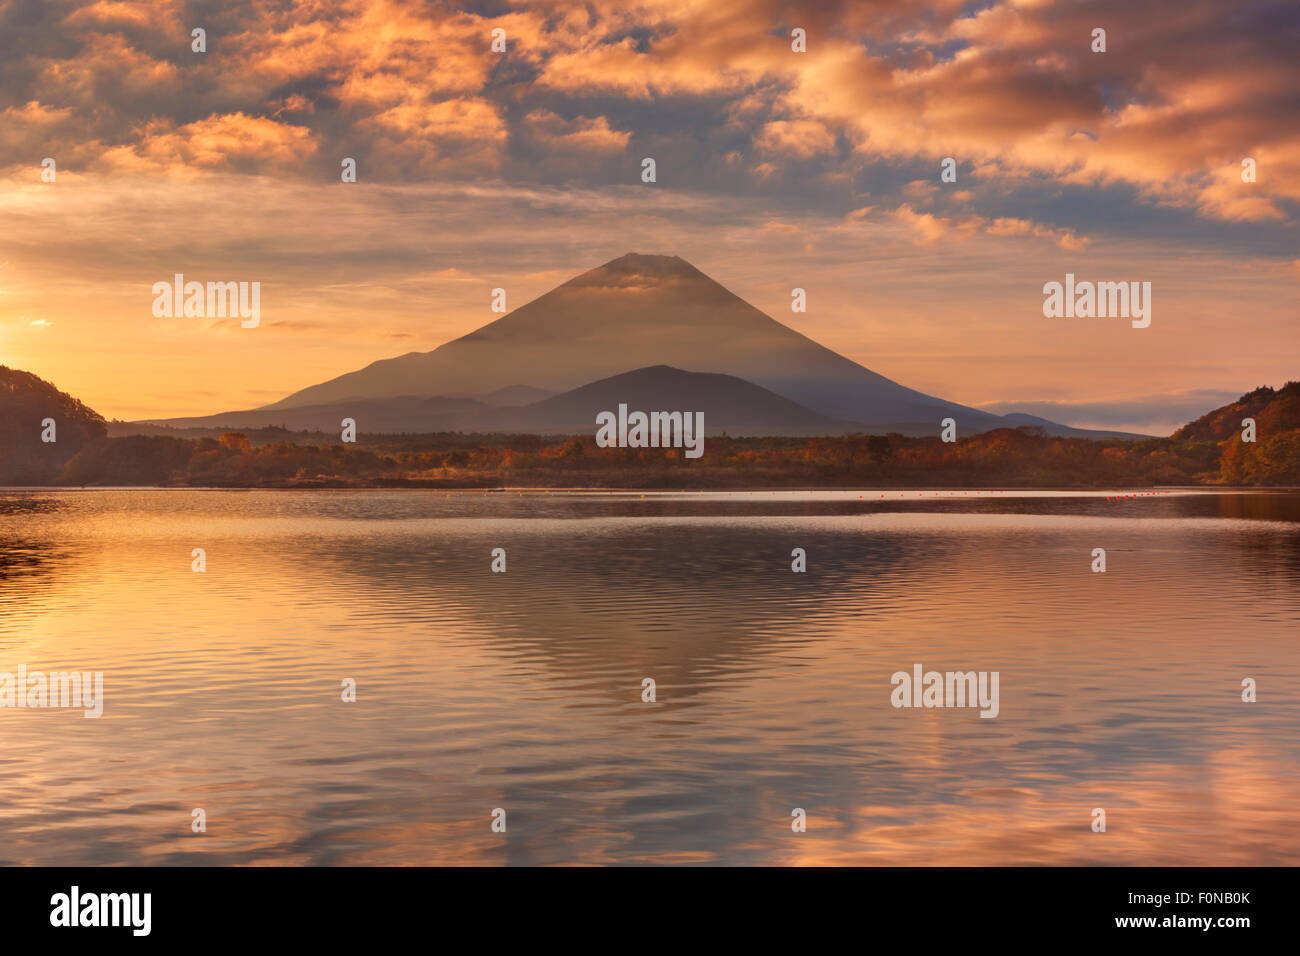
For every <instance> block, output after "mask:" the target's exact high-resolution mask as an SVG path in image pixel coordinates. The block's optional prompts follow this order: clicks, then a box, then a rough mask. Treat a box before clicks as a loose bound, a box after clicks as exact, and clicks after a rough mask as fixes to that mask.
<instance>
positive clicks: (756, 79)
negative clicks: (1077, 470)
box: [0, 0, 1300, 433]
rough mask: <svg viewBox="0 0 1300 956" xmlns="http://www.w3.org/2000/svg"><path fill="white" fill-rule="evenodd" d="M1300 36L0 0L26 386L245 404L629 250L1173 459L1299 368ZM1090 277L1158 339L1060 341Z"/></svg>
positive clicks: (1006, 23)
mask: <svg viewBox="0 0 1300 956" xmlns="http://www.w3.org/2000/svg"><path fill="white" fill-rule="evenodd" d="M195 27H202V28H203V29H204V30H206V32H207V52H205V53H195V52H192V51H191V38H190V34H191V30H192V29H194V28H195ZM498 27H499V28H502V29H504V30H505V31H506V38H507V52H506V53H505V54H504V55H501V54H496V53H493V52H491V49H490V43H491V33H492V31H493V29H495V28H498ZM795 27H800V28H803V29H804V30H806V32H807V52H806V53H796V52H793V51H792V50H791V39H790V33H791V30H792V29H793V28H795ZM1096 27H1102V28H1104V29H1105V30H1106V42H1107V50H1106V52H1105V53H1093V52H1092V51H1091V49H1090V46H1091V43H1092V36H1091V34H1092V31H1093V29H1094V28H1096ZM1298 34H1300V30H1298V28H1297V17H1296V12H1295V7H1294V4H1293V3H1290V2H1282V0H1279V2H1276V3H1227V2H1222V0H1210V2H1198V0H1190V2H1189V0H1169V2H1143V3H1133V2H1132V0H1122V2H1093V3H1086V4H1083V3H1050V2H1019V3H1010V2H985V3H974V4H970V3H955V2H948V0H929V2H906V3H904V2H894V0H886V2H863V0H857V2H846V3H842V4H836V3H831V2H816V3H806V4H798V3H782V2H772V0H706V2H698V3H683V2H648V3H631V4H625V3H614V2H605V0H596V2H591V3H587V4H585V5H583V6H581V7H579V5H577V4H574V3H571V2H560V3H528V4H526V5H525V4H511V3H482V4H461V5H457V6H456V7H452V6H448V5H443V4H436V3H391V2H341V3H339V2H297V3H295V2H256V0H253V2H219V0H211V2H194V3H181V2H156V3H145V2H140V3H136V2H121V3H110V2H99V3H88V4H79V3H72V2H61V0H47V2H27V0H0V364H6V365H10V366H13V367H17V368H20V369H25V370H28V371H31V372H34V373H36V374H38V375H40V376H42V377H44V378H46V379H49V380H50V381H52V382H54V383H55V384H56V385H57V386H58V387H59V388H61V389H63V390H65V391H68V392H70V393H72V394H73V395H75V396H77V397H78V398H81V399H82V400H84V401H85V402H87V403H88V404H89V405H91V406H92V407H93V408H95V409H96V410H97V411H99V412H100V413H102V414H104V415H105V416H107V417H111V418H112V417H115V418H123V419H133V418H143V417H147V416H154V417H164V416H177V415H199V414H207V413H212V412H217V411H222V410H226V409H234V408H246V407H251V406H256V405H261V404H265V403H268V402H271V401H274V400H277V399H279V398H282V397H284V396H285V395H287V394H289V393H290V392H292V391H295V390H297V389H300V388H303V387H305V386H308V385H311V384H314V383H316V382H320V381H323V380H326V379H329V378H332V377H334V376H336V375H338V374H341V373H343V372H347V371H351V370H353V369H356V368H359V367H361V366H363V365H365V364H367V363H369V362H370V361H373V360H375V359H380V358H386V357H390V356H393V355H397V354H400V353H403V352H408V351H428V350H430V349H432V348H435V347H436V346H438V345H441V344H442V343H443V342H445V341H447V340H448V339H451V338H454V337H457V336H460V335H463V334H465V333H466V332H469V331H471V330H473V329H474V328H477V327H478V326H480V325H482V324H484V323H486V322H488V321H491V320H492V319H493V318H495V317H496V316H494V315H493V314H492V313H491V312H490V311H489V307H490V302H491V295H490V290H491V289H492V288H494V287H498V286H499V287H504V288H505V289H506V290H507V294H508V303H509V306H510V307H511V308H515V307H518V306H519V305H522V304H524V303H525V302H527V301H528V300H529V299H531V298H534V297H535V296H537V295H539V294H541V293H543V292H546V291H547V290H549V289H550V288H552V287H554V286H555V285H557V284H559V283H560V282H563V281H564V280H566V279H568V278H571V277H572V276H574V275H576V274H577V273H580V272H583V271H585V270H587V269H590V268H593V267H595V266H597V265H599V264H601V263H603V262H605V261H607V260H609V259H612V258H614V257H616V256H619V255H622V254H623V253H625V252H628V251H636V252H642V253H662V254H673V255H680V256H682V257H684V258H686V259H688V260H689V261H690V262H692V263H693V264H694V265H695V266H697V267H698V268H700V269H701V270H703V271H704V272H706V273H707V274H709V275H710V276H711V277H712V278H714V279H716V280H717V281H718V282H721V283H722V284H723V285H725V286H727V287H728V288H730V289H731V290H732V291H733V292H735V293H737V294H738V295H740V296H742V297H743V298H745V299H747V300H749V301H750V302H751V303H753V304H754V305H755V306H757V307H759V308H760V309H763V310H764V311H766V312H767V313H768V314H770V315H772V316H773V317H775V318H777V319H779V320H780V321H782V322H785V323H787V324H789V325H791V326H792V327H794V328H796V329H797V330H799V331H801V332H803V333H805V334H807V335H809V336H811V337H812V338H814V339H816V340H818V341H819V342H821V343H822V344H824V345H826V346H828V347H830V348H832V349H835V350H836V351H839V352H841V353H843V354H844V355H846V356H848V357H850V358H852V359H854V360H856V361H858V362H861V363H862V364H864V365H866V366H867V367H868V368H871V369H873V370H874V371H877V372H879V373H881V374H883V375H887V376H889V377H890V378H893V379H895V380H896V381H899V382H901V383H902V384H904V385H907V386H909V387H912V388H917V389H920V390H922V391H926V392H929V393H931V394H934V395H937V396H940V397H942V398H945V399H950V400H953V401H959V402H963V403H966V404H969V405H976V406H981V407H986V408H988V409H989V410H991V411H1009V410H1012V409H1016V410H1023V411H1029V412H1035V413H1038V414H1042V415H1045V416H1047V417H1050V418H1053V419H1055V420H1057V421H1062V422H1067V423H1070V424H1075V425H1084V426H1088V425H1092V426H1101V427H1125V428H1130V429H1133V430H1138V431H1146V432H1149V433H1166V432H1167V431H1168V430H1169V429H1170V428H1172V427H1174V426H1175V425H1177V424H1179V423H1181V422H1183V421H1185V420H1187V419H1189V418H1192V417H1195V416H1196V415H1199V414H1201V413H1202V412H1204V411H1207V410H1209V409H1210V408H1211V407H1213V406H1215V405H1218V404H1221V403H1222V402H1223V401H1226V400H1227V399H1229V398H1232V397H1235V396H1237V395H1239V394H1241V393H1242V392H1244V391H1247V390H1249V389H1251V388H1254V387H1255V386H1257V385H1262V384H1269V385H1281V384H1282V383H1284V382H1285V381H1287V380H1289V379H1293V378H1297V377H1300V369H1298V368H1297V364H1296V356H1297V354H1300V331H1298V330H1297V322H1296V315H1297V311H1298V310H1297V303H1298V298H1300V297H1298V295H1297V293H1298V292H1300V245H1298V243H1297V231H1296V226H1295V213H1296V211H1297V207H1298V206H1300V123H1298V122H1297V118H1298V117H1300V82H1298V80H1300V68H1297V66H1296V56H1295V50H1296V48H1297V40H1300V35H1298ZM949 156H951V157H953V158H955V159H956V160H957V168H958V181H957V182H956V183H941V182H940V178H939V171H940V162H941V160H942V159H943V158H944V157H949ZM45 157H50V158H53V159H54V160H55V161H56V164H57V182H55V183H52V184H50V183H43V182H42V181H41V172H42V167H41V161H42V159H44V158H45ZM344 157H352V158H354V159H355V160H356V162H357V170H358V179H359V181H358V182H357V183H355V184H343V183H341V182H340V181H339V179H340V177H339V171H340V162H341V160H342V159H343V158H344ZM643 157H653V158H654V159H655V161H656V164H657V178H658V181H657V182H656V183H654V184H643V183H642V182H641V178H640V173H641V160H642V158H643ZM1245 157H1251V158H1253V159H1254V160H1256V162H1257V168H1258V181H1257V182H1255V183H1243V182H1242V181H1241V175H1240V173H1241V161H1242V159H1243V158H1245ZM176 272H182V273H184V274H185V275H186V277H187V278H192V279H197V280H200V281H208V280H212V281H259V282H261V284H262V304H261V308H262V324H261V326H260V327H259V328H258V329H255V330H249V329H241V328H240V327H239V323H238V321H237V320H235V321H231V320H221V319H211V320H210V319H184V318H178V319H171V318H163V319H159V318H155V317H154V316H153V315H152V313H151V304H152V301H153V296H152V294H151V286H152V285H153V283H154V282H156V281H159V280H169V279H170V278H171V276H172V275H173V274H174V273H176ZM1067 272H1073V273H1075V274H1076V276H1078V277H1079V278H1080V279H1095V280H1109V281H1121V280H1125V281H1134V280H1136V281H1149V282H1151V283H1152V287H1153V292H1152V296H1153V317H1152V323H1151V327H1150V328H1147V329H1133V328H1131V327H1130V325H1129V323H1128V322H1127V321H1125V320H1116V319H1047V318H1044V317H1043V314H1042V302H1043V294H1042V286H1043V284H1044V283H1045V282H1049V281H1053V280H1055V281H1060V280H1062V279H1063V277H1064V275H1065V273H1067ZM795 286H799V287H802V288H804V289H806V290H807V294H808V311H807V313H806V314H792V313H791V311H790V289H791V288H792V287H795ZM522 384H527V383H522Z"/></svg>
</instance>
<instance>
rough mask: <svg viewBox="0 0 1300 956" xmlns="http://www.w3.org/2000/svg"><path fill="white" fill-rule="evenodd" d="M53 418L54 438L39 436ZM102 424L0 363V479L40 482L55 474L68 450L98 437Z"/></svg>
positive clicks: (76, 405)
mask: <svg viewBox="0 0 1300 956" xmlns="http://www.w3.org/2000/svg"><path fill="white" fill-rule="evenodd" d="M47 418H49V419H53V420H54V438H55V440H54V441H53V442H44V441H42V440H41V436H42V433H43V432H44V431H45V426H44V425H43V424H42V422H44V420H45V419H47ZM107 432H108V426H107V423H106V422H105V421H104V418H103V416H101V415H100V414H99V413H98V412H96V411H95V410H94V409H91V408H88V407H86V406H85V405H83V404H82V403H81V402H79V401H77V399H75V398H73V397H72V396H71V395H69V394H67V393H66V392H61V391H59V390H58V389H57V388H55V387H54V386H53V385H51V384H50V383H49V382H47V381H45V380H44V379H42V378H39V377H37V376H35V375H33V374H32V373H31V372H22V371H19V370H18V369H13V368H9V367H7V366H4V365H0V484H6V485H22V484H44V483H46V482H49V481H53V480H54V479H56V478H57V477H58V476H59V475H60V474H61V473H62V471H63V466H64V465H65V464H66V463H67V462H68V460H69V459H70V458H72V456H73V455H75V454H76V453H77V452H79V451H80V450H81V449H82V448H83V447H85V446H86V445H87V444H89V443H90V442H92V441H94V440H95V439H97V438H103V437H104V436H105V435H106V434H107Z"/></svg>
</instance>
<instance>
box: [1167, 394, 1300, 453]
mask: <svg viewBox="0 0 1300 956" xmlns="http://www.w3.org/2000/svg"><path fill="white" fill-rule="evenodd" d="M1243 418H1253V419H1255V425H1256V430H1257V433H1260V434H1264V433H1270V432H1271V433H1277V432H1282V431H1288V430H1290V431H1295V430H1300V382H1288V383H1287V384H1286V385H1284V386H1283V387H1282V388H1280V389H1272V388H1269V387H1268V386H1262V387H1260V388H1257V389H1255V390H1254V391H1253V392H1247V393H1246V394H1245V395H1243V396H1241V398H1239V399H1237V400H1236V401H1235V402H1231V403H1229V404H1227V405H1224V406H1223V407H1221V408H1216V409H1215V410H1214V411H1212V412H1206V413H1205V414H1204V415H1202V416H1201V417H1200V418H1198V419H1196V421H1194V422H1191V423H1189V424H1187V425H1184V426H1183V427H1182V428H1180V429H1178V431H1176V432H1174V433H1173V435H1172V436H1171V437H1172V438H1173V439H1174V440H1175V441H1223V440H1224V439H1225V438H1238V437H1240V435H1241V429H1242V425H1241V420H1242V419H1243Z"/></svg>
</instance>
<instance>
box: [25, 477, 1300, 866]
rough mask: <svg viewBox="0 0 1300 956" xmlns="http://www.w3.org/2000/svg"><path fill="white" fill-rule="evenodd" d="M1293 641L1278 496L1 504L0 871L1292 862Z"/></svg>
mask: <svg viewBox="0 0 1300 956" xmlns="http://www.w3.org/2000/svg"><path fill="white" fill-rule="evenodd" d="M1110 494H1111V495H1112V496H1113V495H1114V494H1115V493H1113V492H1112V493H1110ZM881 495H884V497H883V498H882V497H881ZM194 548H202V549H204V550H205V552H206V562H207V570H206V572H205V573H202V574H199V573H194V572H193V571H192V570H191V562H192V560H193V559H192V557H191V552H192V550H193V549H194ZM494 548H504V549H505V550H506V554H507V558H506V560H507V571H506V573H504V574H499V573H493V572H492V571H491V570H490V565H491V561H492V556H491V552H492V550H493V549H494ZM794 548H803V549H805V550H806V552H807V562H808V568H807V572H806V573H802V574H797V573H792V571H791V560H792V559H791V551H792V549H794ZM1094 548H1104V549H1105V551H1106V561H1107V571H1106V573H1104V574H1100V573H1093V572H1092V571H1091V569H1090V568H1091V565H1092V562H1093V557H1092V551H1093V549H1094ZM1298 624H1300V495H1283V494H1235V493H1234V494H1216V493H1186V494H1184V493H1161V494H1155V495H1153V494H1144V495H1141V496H1137V497H1125V498H1118V499H1115V498H1111V499H1108V495H1107V493H1102V494H1100V495H1096V494H1071V493H1059V494H1056V493H1028V494H1026V493H1012V492H1005V493H996V494H995V493H989V492H983V493H979V494H976V493H975V492H967V493H964V494H963V493H962V492H955V493H953V492H932V491H927V492H924V493H918V492H915V491H913V492H906V493H900V492H898V491H891V492H881V491H861V492H853V493H839V492H830V493H795V494H789V493H754V494H746V493H731V494H713V493H710V494H698V493H694V494H686V493H683V494H647V495H645V496H644V497H643V496H641V495H639V494H604V493H587V494H582V493H576V492H575V493H556V492H552V493H540V492H539V493H530V494H523V495H519V494H517V493H515V492H510V493H492V494H485V493H482V492H468V493H453V494H450V495H448V494H447V493H445V492H441V491H363V492H343V491H328V492H302V491H279V492H276V491H270V492H245V491H197V490H120V491H119V490H96V491H12V490H9V491H6V490H0V672H10V673H15V674H16V673H17V672H18V668H19V667H20V666H25V667H26V668H27V670H28V671H29V672H30V671H42V672H48V671H54V670H64V671H66V670H74V669H75V670H80V671H102V672H103V675H104V677H103V680H104V703H103V716H102V717H101V718H99V719H86V718H84V717H83V716H82V713H81V711H80V710H71V709H51V708H47V709H32V708H8V707H6V708H0V729H2V730H3V740H4V746H3V748H0V863H6V864H13V863H31V864H60V865H63V864H68V865H72V864H114V863H117V864H120V863H134V864H196V863H198V864H203V863H208V864H248V863H257V864H446V863H452V864H457V863H468V864H553V863H702V864H717V863H731V864H749V863H773V864H786V863H795V864H800V863H807V864H823V863H863V864H958V865H960V864H1002V863H1005V864H1014V863H1022V864H1023V863H1091V864H1107V863H1113V864H1139V863H1149V864H1229V865H1236V864H1300V827H1298V826H1297V825H1296V823H1295V808H1296V807H1297V806H1300V645H1298V643H1297V639H1296V638H1297V625H1298ZM914 664H921V665H923V667H924V668H925V669H926V670H930V669H934V670H937V671H949V670H954V671H957V670H960V671H966V670H975V671H997V672H998V673H999V675H1000V684H999V687H1000V702H999V711H1000V712H999V714H998V716H997V717H996V719H987V718H981V717H980V715H979V711H978V710H977V709H971V708H956V707H954V708H935V709H925V708H895V707H893V706H892V705H891V702H890V697H891V691H892V690H893V687H892V686H891V675H892V674H894V673H895V672H897V671H907V672H911V670H912V668H913V665H914ZM647 677H648V678H653V679H654V681H655V682H656V695H657V700H656V701H655V702H654V703H646V702H643V701H642V680H643V678H647ZM1247 677H1250V678H1253V679H1254V680H1255V681H1256V682H1257V685H1258V700H1257V701H1256V702H1254V703H1246V702H1243V701H1242V680H1243V678H1247ZM346 678H351V679H354V680H355V681H356V687H357V699H356V702H355V703H345V702H343V701H342V700H341V684H342V681H343V680H344V679H346ZM194 808H203V809H204V811H205V813H206V825H207V831H206V832H205V833H194V832H192V830H191V812H192V810H193V809H194ZM496 808H502V809H504V810H505V811H506V822H507V829H506V832H505V833H494V832H492V830H491V823H492V814H493V811H494V809H496ZM794 808H802V809H804V810H805V811H806V814H807V832H805V833H795V832H792V829H791V820H792V817H791V812H792V810H793V809H794ZM1094 808H1104V809H1105V811H1106V814H1107V817H1106V823H1107V828H1106V832H1105V833H1096V832H1093V831H1092V827H1091V824H1092V811H1093V809H1094Z"/></svg>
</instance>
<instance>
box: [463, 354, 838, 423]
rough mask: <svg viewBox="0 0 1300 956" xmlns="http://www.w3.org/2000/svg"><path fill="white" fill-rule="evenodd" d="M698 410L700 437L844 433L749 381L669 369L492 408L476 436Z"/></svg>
mask: <svg viewBox="0 0 1300 956" xmlns="http://www.w3.org/2000/svg"><path fill="white" fill-rule="evenodd" d="M619 405H626V406H627V407H628V410H629V411H643V412H652V411H658V412H675V411H679V412H692V413H693V412H702V413H703V414H704V432H705V434H706V435H718V434H721V433H723V432H726V433H727V434H731V435H762V434H767V433H770V432H773V431H775V432H777V433H779V434H783V435H813V434H819V435H825V434H842V433H844V432H845V431H846V430H851V429H850V428H849V426H847V425H846V424H845V423H842V422H837V421H835V420H834V419H832V418H829V417H827V416H825V415H821V414H818V413H817V412H814V411H812V410H810V409H807V408H804V407H803V406H802V405H799V404H798V403H796V402H792V401H790V400H789V399H788V398H782V397H781V396H780V395H777V394H776V393H775V392H771V391H768V390H767V389H765V388H762V387H760V386H758V385H755V384H753V383H752V382H746V381H745V380H744V379H741V378H736V377H735V376H734V375H721V374H717V373H710V372H686V371H683V370H682V369H679V368H672V367H671V366H668V365H653V366H649V367H647V368H640V369H636V370H634V371H631V372H624V373H623V374H621V375H611V376H610V377H609V378H604V379H601V380H599V381H596V382H592V383H590V384H588V385H583V386H581V387H579V388H575V389H573V390H572V391H569V392H565V393H564V394H562V395H556V396H555V397H554V398H548V399H543V400H542V401H540V402H535V403H534V404H532V405H529V406H527V407H525V408H513V409H510V408H503V409H494V410H492V411H489V412H485V413H482V414H480V415H478V416H477V417H476V418H475V420H474V426H475V429H476V430H479V431H507V432H540V433H552V434H562V433H567V434H581V433H583V432H590V431H593V430H594V429H595V427H596V424H595V423H596V416H597V415H598V414H599V413H600V412H606V411H608V412H617V411H618V407H619Z"/></svg>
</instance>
